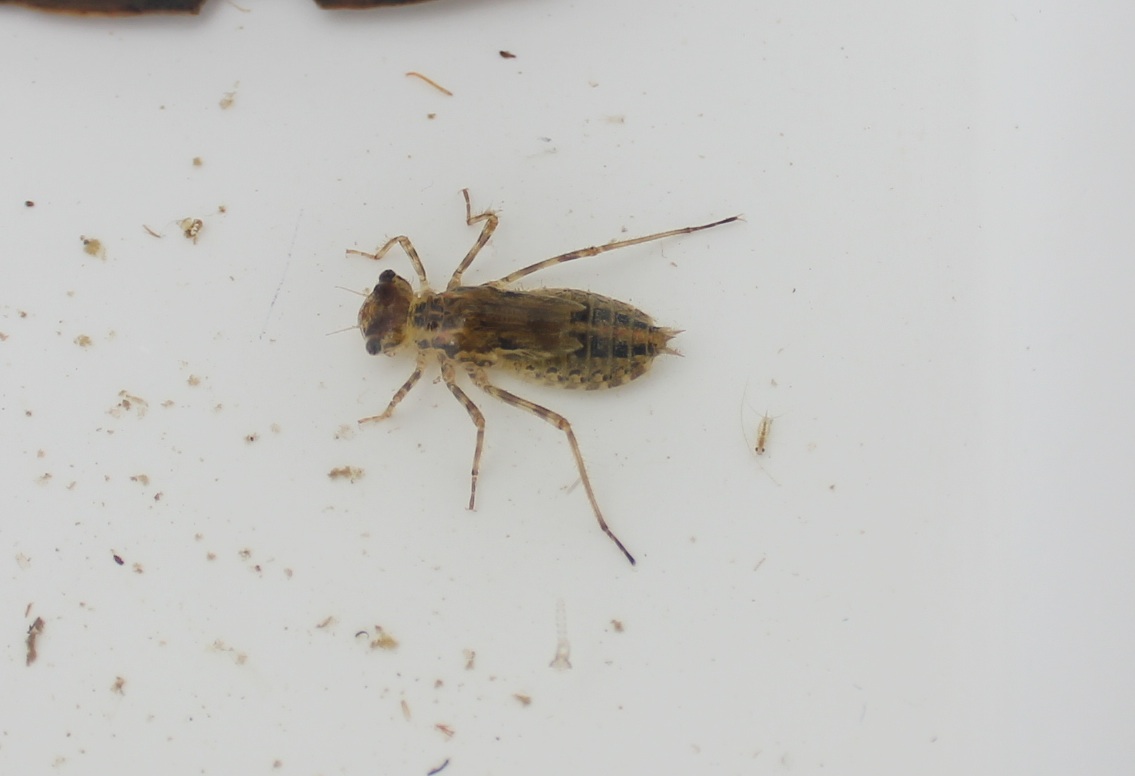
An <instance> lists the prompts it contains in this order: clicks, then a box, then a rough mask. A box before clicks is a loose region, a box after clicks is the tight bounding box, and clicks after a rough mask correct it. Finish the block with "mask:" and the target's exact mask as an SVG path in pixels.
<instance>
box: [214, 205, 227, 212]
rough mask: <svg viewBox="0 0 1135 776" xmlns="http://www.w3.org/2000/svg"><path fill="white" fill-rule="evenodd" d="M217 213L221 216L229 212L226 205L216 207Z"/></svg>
mask: <svg viewBox="0 0 1135 776" xmlns="http://www.w3.org/2000/svg"><path fill="white" fill-rule="evenodd" d="M217 212H218V213H222V214H223V213H227V212H229V207H228V205H217Z"/></svg>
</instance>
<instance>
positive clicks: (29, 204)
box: [24, 199, 35, 207]
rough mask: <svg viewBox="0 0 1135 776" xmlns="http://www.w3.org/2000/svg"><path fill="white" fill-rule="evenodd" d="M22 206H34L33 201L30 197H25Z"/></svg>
mask: <svg viewBox="0 0 1135 776" xmlns="http://www.w3.org/2000/svg"><path fill="white" fill-rule="evenodd" d="M24 207H35V202H33V201H32V200H30V199H25V200H24Z"/></svg>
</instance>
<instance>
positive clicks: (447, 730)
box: [434, 722, 457, 773]
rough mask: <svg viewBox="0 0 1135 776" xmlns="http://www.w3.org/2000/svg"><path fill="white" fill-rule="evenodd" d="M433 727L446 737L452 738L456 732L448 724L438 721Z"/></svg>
mask: <svg viewBox="0 0 1135 776" xmlns="http://www.w3.org/2000/svg"><path fill="white" fill-rule="evenodd" d="M434 728H435V729H436V730H438V731H440V732H441V733H442V734H443V735H444V736H445V737H446V738H453V736H455V735H456V734H457V731H455V730H454V729H453V728H451V727H450V726H449V725H443V724H442V723H440V722H439V723H437V724H436V725H434ZM442 767H445V766H442ZM436 772H437V771H434V773H436Z"/></svg>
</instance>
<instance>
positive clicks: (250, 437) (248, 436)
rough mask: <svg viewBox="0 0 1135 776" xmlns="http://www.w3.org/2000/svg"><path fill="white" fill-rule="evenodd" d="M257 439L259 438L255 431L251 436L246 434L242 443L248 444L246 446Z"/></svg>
mask: <svg viewBox="0 0 1135 776" xmlns="http://www.w3.org/2000/svg"><path fill="white" fill-rule="evenodd" d="M259 438H260V435H259V434H257V433H256V432H255V431H253V432H252V433H251V434H248V435H246V436H245V437H244V441H245V442H248V444H252V443H253V442H255V441H256V440H257V439H259Z"/></svg>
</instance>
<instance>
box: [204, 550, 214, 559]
mask: <svg viewBox="0 0 1135 776" xmlns="http://www.w3.org/2000/svg"><path fill="white" fill-rule="evenodd" d="M216 559H217V553H215V552H207V553H205V560H216Z"/></svg>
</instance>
